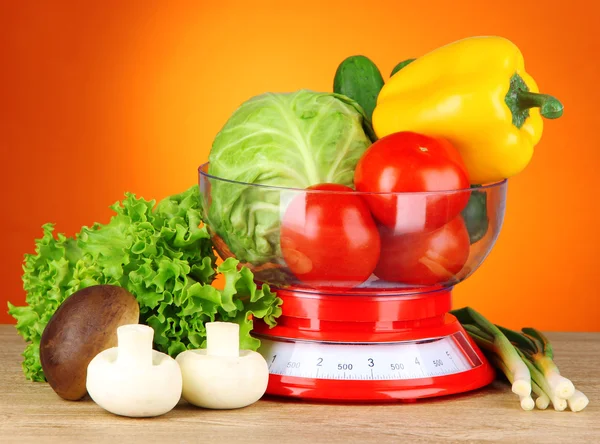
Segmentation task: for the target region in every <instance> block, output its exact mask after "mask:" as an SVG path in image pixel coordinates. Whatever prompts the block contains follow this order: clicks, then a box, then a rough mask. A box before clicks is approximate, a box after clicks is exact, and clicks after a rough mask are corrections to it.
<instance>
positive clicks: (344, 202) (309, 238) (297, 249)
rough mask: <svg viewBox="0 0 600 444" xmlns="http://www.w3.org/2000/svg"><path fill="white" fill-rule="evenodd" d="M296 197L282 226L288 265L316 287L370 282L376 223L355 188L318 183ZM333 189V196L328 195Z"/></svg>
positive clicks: (377, 245)
mask: <svg viewBox="0 0 600 444" xmlns="http://www.w3.org/2000/svg"><path fill="white" fill-rule="evenodd" d="M308 190H321V192H312V193H311V192H307V193H301V194H299V195H298V196H296V197H295V198H294V199H293V200H292V202H291V203H290V205H289V207H288V208H287V210H286V212H285V214H284V217H283V220H282V225H281V249H282V253H283V258H284V259H285V261H286V263H287V265H288V267H289V268H290V270H291V271H292V273H294V275H296V277H298V279H300V280H301V281H303V282H304V283H306V284H308V285H310V286H314V287H321V288H325V287H329V288H352V287H355V286H357V285H360V284H361V283H363V282H364V281H366V280H367V279H368V278H369V276H371V274H372V273H373V270H374V269H375V266H376V265H377V261H378V259H379V251H380V241H379V233H378V231H377V226H376V225H375V221H374V220H373V217H372V216H371V213H370V212H369V207H368V205H367V204H366V203H365V202H364V200H363V199H362V198H361V197H360V196H358V195H356V194H352V193H347V192H349V191H353V190H352V188H349V187H346V186H343V185H336V184H320V185H315V186H312V187H310V188H308ZM325 191H330V192H325Z"/></svg>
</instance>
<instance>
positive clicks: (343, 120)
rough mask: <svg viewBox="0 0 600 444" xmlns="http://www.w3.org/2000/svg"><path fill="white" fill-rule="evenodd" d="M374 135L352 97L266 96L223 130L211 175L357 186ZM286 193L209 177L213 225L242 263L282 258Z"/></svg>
mask: <svg viewBox="0 0 600 444" xmlns="http://www.w3.org/2000/svg"><path fill="white" fill-rule="evenodd" d="M372 137H373V135H372V132H371V130H370V128H369V127H368V126H367V124H366V118H365V114H364V111H363V110H362V108H361V107H360V106H359V105H358V104H357V103H356V102H355V101H353V100H351V99H349V98H347V97H346V96H343V95H340V94H334V93H321V92H313V91H309V90H300V91H297V92H293V93H280V94H274V93H266V94H262V95H259V96H256V97H253V98H251V99H250V100H248V101H246V102H245V103H243V104H242V105H241V106H240V107H239V108H238V109H237V110H236V111H235V112H234V113H233V115H232V116H231V117H230V119H229V120H228V121H227V123H226V124H225V126H224V127H223V128H222V130H221V131H220V132H219V133H218V134H217V136H216V138H215V140H214V142H213V145H212V149H211V152H210V156H209V160H210V166H209V173H210V174H211V175H213V176H216V177H219V178H223V179H228V180H232V181H237V182H245V183H250V184H261V185H270V186H276V187H289V188H299V189H304V188H307V187H309V186H311V185H316V184H318V183H323V182H330V183H338V184H342V185H347V186H353V182H354V169H355V167H356V164H357V163H358V161H359V159H360V157H361V156H362V154H363V153H364V152H365V150H366V149H367V148H368V147H369V145H370V144H371V140H372ZM280 197H281V192H280V191H274V190H272V189H271V190H269V189H266V188H264V187H252V186H242V185H239V184H235V183H229V182H224V181H219V180H211V201H212V202H211V204H210V210H209V214H208V222H209V224H210V226H211V228H212V229H213V230H215V231H216V232H217V234H218V235H219V236H220V237H221V238H222V239H223V241H224V242H225V243H226V244H227V246H228V247H229V249H230V250H231V251H232V253H233V254H234V255H235V256H236V257H237V258H238V259H240V260H242V261H245V262H250V263H253V264H261V263H264V262H269V261H273V262H274V261H276V258H277V256H279V251H280V250H279V221H280V217H281V215H280Z"/></svg>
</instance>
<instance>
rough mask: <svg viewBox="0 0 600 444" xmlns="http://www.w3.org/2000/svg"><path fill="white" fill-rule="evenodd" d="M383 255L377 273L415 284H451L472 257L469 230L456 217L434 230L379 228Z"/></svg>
mask: <svg viewBox="0 0 600 444" xmlns="http://www.w3.org/2000/svg"><path fill="white" fill-rule="evenodd" d="M380 236H381V255H380V258H379V262H378V263H377V267H376V268H375V271H374V274H375V276H377V277H378V278H380V279H383V280H386V281H391V282H401V283H404V284H412V285H420V286H425V285H436V284H442V283H451V282H453V281H454V279H455V277H456V275H457V274H458V273H459V272H460V271H461V270H462V268H463V266H464V265H465V263H466V262H467V259H468V258H469V233H468V232H467V229H466V227H465V223H464V222H463V220H462V218H461V217H460V216H459V217H455V218H454V219H453V220H451V221H450V222H448V223H447V224H446V225H444V226H443V227H441V228H438V229H437V230H435V231H427V232H423V233H411V234H400V235H398V234H395V233H394V231H393V230H390V229H389V228H386V227H381V228H380Z"/></svg>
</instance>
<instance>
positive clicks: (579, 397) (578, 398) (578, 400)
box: [567, 390, 590, 412]
mask: <svg viewBox="0 0 600 444" xmlns="http://www.w3.org/2000/svg"><path fill="white" fill-rule="evenodd" d="M589 402H590V400H589V399H588V397H587V396H585V395H584V394H583V393H581V392H580V391H579V390H575V393H573V395H572V396H571V397H570V398H569V399H567V403H568V404H569V408H570V409H571V411H573V412H579V411H581V410H583V409H584V408H586V407H587V405H588V404H589Z"/></svg>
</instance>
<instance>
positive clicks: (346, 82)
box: [333, 55, 383, 123]
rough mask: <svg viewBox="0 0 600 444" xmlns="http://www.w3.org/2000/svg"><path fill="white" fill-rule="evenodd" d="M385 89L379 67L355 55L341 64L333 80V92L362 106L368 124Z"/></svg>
mask: <svg viewBox="0 0 600 444" xmlns="http://www.w3.org/2000/svg"><path fill="white" fill-rule="evenodd" d="M382 87H383V77H382V76H381V72H380V71H379V68H377V65H375V63H373V61H371V60H370V59H369V58H368V57H365V56H362V55H355V56H350V57H347V58H346V59H344V60H343V61H342V63H340V65H339V66H338V68H337V70H336V72H335V78H334V80H333V92H335V93H337V94H343V95H345V96H346V97H350V98H351V99H353V100H356V102H357V103H358V104H359V105H360V106H362V108H363V110H364V111H365V114H366V115H367V119H368V122H369V123H370V122H371V116H372V115H373V110H374V109H375V105H376V103H377V96H378V95H379V91H381V88H382Z"/></svg>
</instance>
